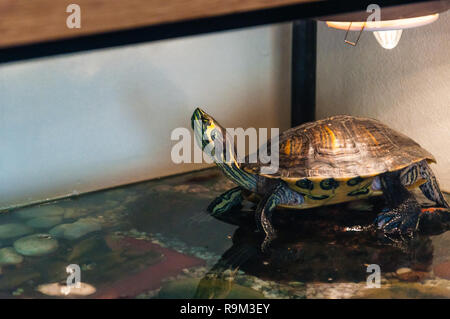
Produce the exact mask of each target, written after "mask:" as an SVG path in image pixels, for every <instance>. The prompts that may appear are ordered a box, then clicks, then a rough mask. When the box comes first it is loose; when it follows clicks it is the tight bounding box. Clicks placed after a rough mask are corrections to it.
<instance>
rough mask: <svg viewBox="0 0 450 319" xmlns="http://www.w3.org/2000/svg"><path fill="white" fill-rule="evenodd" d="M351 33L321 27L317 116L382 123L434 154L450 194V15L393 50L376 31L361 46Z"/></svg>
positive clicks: (409, 34) (364, 37)
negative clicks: (347, 40)
mask: <svg viewBox="0 0 450 319" xmlns="http://www.w3.org/2000/svg"><path fill="white" fill-rule="evenodd" d="M344 37H345V31H338V30H335V29H329V28H328V27H327V26H326V25H325V24H324V23H323V22H322V23H320V24H319V26H318V44H317V46H318V47H317V52H318V53H317V117H318V118H323V117H327V116H330V115H335V114H351V115H358V116H368V117H373V118H377V119H379V120H381V121H383V122H385V123H386V124H388V125H390V126H391V127H393V128H395V129H397V130H398V131H401V132H403V133H405V134H407V135H409V136H410V137H412V138H413V139H414V140H416V141H417V142H418V143H419V144H421V145H422V146H423V147H425V148H426V149H428V150H429V151H430V152H431V153H433V154H434V155H435V157H436V159H437V161H438V164H437V165H433V169H434V170H435V172H436V173H437V175H438V179H439V180H440V183H441V187H442V188H444V189H445V190H446V191H450V57H449V54H450V12H446V13H444V14H442V15H441V17H440V18H439V20H438V21H436V22H435V23H433V24H431V25H428V26H423V27H420V28H416V29H409V30H404V31H403V35H402V39H401V40H400V43H399V44H398V46H397V47H396V48H394V49H393V50H385V49H383V48H382V47H381V46H380V45H379V44H378V43H377V42H376V40H375V38H374V36H373V35H372V34H371V32H364V33H363V35H362V36H361V39H360V42H359V43H358V45H357V46H356V47H351V46H347V45H345V44H344V42H343V40H344Z"/></svg>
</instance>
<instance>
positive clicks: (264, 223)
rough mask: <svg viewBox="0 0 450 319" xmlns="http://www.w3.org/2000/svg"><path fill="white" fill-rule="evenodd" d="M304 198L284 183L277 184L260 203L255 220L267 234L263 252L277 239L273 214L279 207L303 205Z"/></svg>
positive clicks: (262, 248)
mask: <svg viewBox="0 0 450 319" xmlns="http://www.w3.org/2000/svg"><path fill="white" fill-rule="evenodd" d="M303 203H304V198H303V196H302V195H300V194H299V193H296V192H294V191H292V190H291V189H290V188H289V187H288V186H287V185H286V184H285V183H284V182H279V183H277V184H276V185H275V186H274V187H272V188H270V190H269V192H268V193H267V194H266V195H265V196H264V198H263V199H262V200H261V201H260V202H259V204H258V206H257V208H256V211H255V219H256V225H257V227H258V228H259V229H260V230H261V231H263V232H264V233H265V238H264V241H263V243H262V244H261V250H262V251H263V252H264V251H266V250H267V248H268V247H269V246H270V244H271V242H272V241H273V240H274V239H275V238H276V232H275V228H274V227H273V225H272V214H273V211H274V210H275V208H276V207H277V205H280V204H286V205H293V206H294V205H297V206H299V205H301V204H303Z"/></svg>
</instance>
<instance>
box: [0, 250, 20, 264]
mask: <svg viewBox="0 0 450 319" xmlns="http://www.w3.org/2000/svg"><path fill="white" fill-rule="evenodd" d="M22 261H23V257H22V256H21V255H19V254H18V253H16V251H15V250H14V248H12V247H6V248H2V249H0V266H6V265H17V264H20V263H21V262H22Z"/></svg>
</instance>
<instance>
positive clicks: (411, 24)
mask: <svg viewBox="0 0 450 319" xmlns="http://www.w3.org/2000/svg"><path fill="white" fill-rule="evenodd" d="M438 18H439V13H436V14H432V15H428V16H423V17H415V18H407V19H397V20H386V21H369V22H339V21H327V25H328V26H329V27H330V28H335V29H340V30H348V28H349V26H350V31H361V29H362V27H363V26H364V25H365V26H364V30H365V31H389V30H402V29H409V28H415V27H420V26H423V25H427V24H430V23H432V22H434V21H436V20H437V19H438Z"/></svg>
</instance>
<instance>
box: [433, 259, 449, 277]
mask: <svg viewBox="0 0 450 319" xmlns="http://www.w3.org/2000/svg"><path fill="white" fill-rule="evenodd" d="M433 271H434V274H435V275H436V276H438V277H440V278H444V279H450V261H447V262H443V263H441V264H439V265H436V266H434V268H433Z"/></svg>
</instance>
